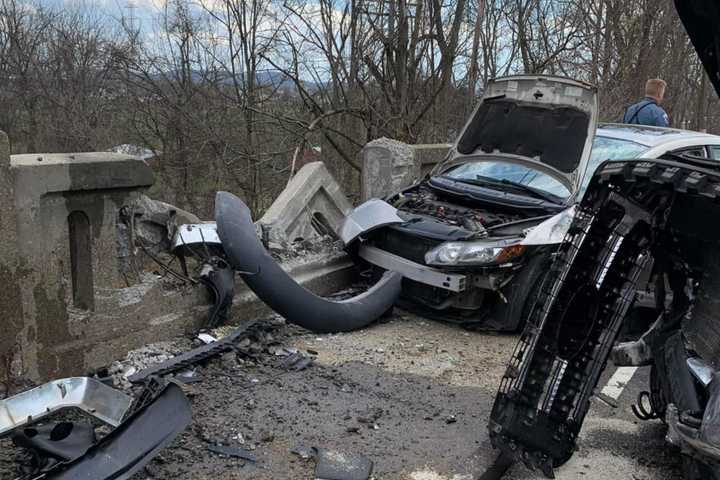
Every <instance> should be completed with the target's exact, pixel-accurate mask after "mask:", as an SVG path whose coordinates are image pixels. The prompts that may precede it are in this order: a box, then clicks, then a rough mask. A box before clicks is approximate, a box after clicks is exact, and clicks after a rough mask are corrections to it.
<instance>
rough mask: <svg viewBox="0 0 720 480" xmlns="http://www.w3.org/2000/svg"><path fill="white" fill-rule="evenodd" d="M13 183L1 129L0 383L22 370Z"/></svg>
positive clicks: (20, 308)
mask: <svg viewBox="0 0 720 480" xmlns="http://www.w3.org/2000/svg"><path fill="white" fill-rule="evenodd" d="M14 183H15V182H14V175H13V171H12V169H11V168H10V142H9V141H8V137H7V135H6V134H5V133H4V132H1V131H0V285H2V288H0V312H2V315H0V329H2V334H0V383H5V382H7V381H9V380H10V379H11V378H12V377H13V376H14V375H16V374H18V372H17V371H14V370H18V369H19V365H18V360H19V357H18V353H19V352H20V343H21V339H20V332H21V330H22V326H23V322H22V319H23V307H22V297H21V295H20V284H19V279H18V277H19V275H21V268H20V267H21V265H20V261H19V258H20V255H19V253H18V241H17V212H16V210H15V185H14ZM0 393H2V392H0Z"/></svg>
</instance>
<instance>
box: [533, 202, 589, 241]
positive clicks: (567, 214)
mask: <svg viewBox="0 0 720 480" xmlns="http://www.w3.org/2000/svg"><path fill="white" fill-rule="evenodd" d="M575 212H576V208H575V206H574V205H573V206H572V207H570V208H568V209H567V210H563V211H562V212H560V213H558V214H557V215H555V216H554V217H550V218H548V219H547V220H545V221H544V222H542V223H540V224H538V225H537V226H536V227H535V228H533V229H532V230H530V231H529V232H528V234H527V236H526V237H525V240H523V241H522V244H523V245H554V244H557V243H562V241H563V240H564V239H565V236H566V235H567V233H568V231H569V230H570V226H571V225H572V222H573V220H574V219H575Z"/></svg>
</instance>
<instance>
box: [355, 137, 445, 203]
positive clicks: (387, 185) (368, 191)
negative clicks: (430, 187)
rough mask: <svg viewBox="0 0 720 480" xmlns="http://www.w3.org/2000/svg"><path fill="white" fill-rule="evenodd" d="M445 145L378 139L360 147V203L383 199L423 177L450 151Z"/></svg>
mask: <svg viewBox="0 0 720 480" xmlns="http://www.w3.org/2000/svg"><path fill="white" fill-rule="evenodd" d="M450 147H451V146H450V145H449V144H444V143H443V144H422V145H408V144H406V143H403V142H400V141H398V140H392V139H389V138H379V139H377V140H373V141H371V142H369V143H367V145H365V147H363V149H362V152H360V156H361V158H362V175H361V185H360V190H361V192H360V194H361V200H363V201H365V200H369V199H371V198H383V197H385V196H387V195H390V194H392V193H395V192H397V191H399V190H401V189H403V188H405V187H407V186H409V185H412V184H413V183H414V182H416V181H418V180H419V179H420V178H422V177H423V176H425V175H426V174H427V173H428V172H429V171H430V170H432V168H433V167H434V166H435V165H437V164H438V163H439V162H441V161H442V160H443V159H444V158H445V157H446V156H447V154H448V152H449V150H450Z"/></svg>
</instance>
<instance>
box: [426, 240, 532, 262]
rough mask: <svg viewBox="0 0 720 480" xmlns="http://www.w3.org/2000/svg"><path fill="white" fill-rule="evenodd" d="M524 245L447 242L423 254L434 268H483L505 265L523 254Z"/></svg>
mask: <svg viewBox="0 0 720 480" xmlns="http://www.w3.org/2000/svg"><path fill="white" fill-rule="evenodd" d="M526 248H527V247H525V246H524V245H520V244H517V243H515V244H509V245H508V244H502V243H489V242H447V243H443V244H442V245H440V246H438V247H436V248H434V249H432V250H430V251H429V252H428V253H426V254H425V263H427V264H428V265H435V266H483V265H498V264H502V263H507V262H509V261H510V260H513V259H514V258H517V257H519V256H520V255H522V254H523V253H524V252H525V249H526Z"/></svg>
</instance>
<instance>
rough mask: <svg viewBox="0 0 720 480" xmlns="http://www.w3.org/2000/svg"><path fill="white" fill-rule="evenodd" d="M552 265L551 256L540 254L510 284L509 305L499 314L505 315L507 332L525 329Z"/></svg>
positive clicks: (501, 308)
mask: <svg viewBox="0 0 720 480" xmlns="http://www.w3.org/2000/svg"><path fill="white" fill-rule="evenodd" d="M551 264H552V258H551V257H550V255H549V254H547V253H545V252H542V253H539V254H537V255H535V256H534V257H532V258H531V259H530V261H529V262H528V263H527V265H526V266H525V268H523V269H522V271H521V272H520V275H519V276H518V277H517V279H516V280H515V281H514V282H512V283H511V284H510V289H509V292H508V293H509V294H507V293H506V296H507V301H508V303H507V304H504V305H502V306H501V307H500V309H499V310H501V311H500V312H499V313H500V314H501V315H504V319H503V324H504V325H507V326H508V328H507V330H512V331H515V332H517V331H521V330H522V329H523V328H524V327H525V322H526V321H527V317H528V315H530V311H531V310H532V307H533V305H534V304H535V302H536V300H537V297H538V294H539V293H540V287H541V286H542V283H543V280H544V279H545V276H546V275H547V273H548V272H549V271H550V265H551ZM501 315H498V317H500V316H501Z"/></svg>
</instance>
